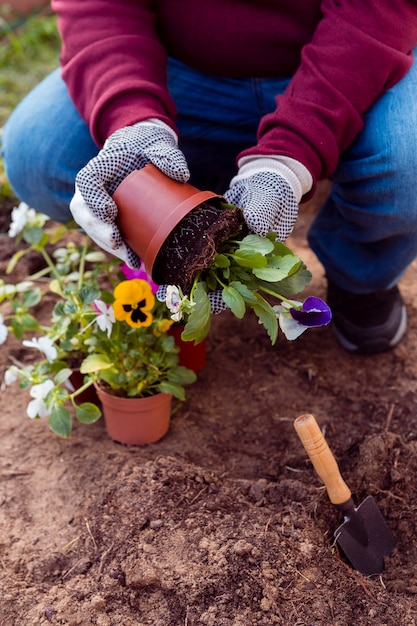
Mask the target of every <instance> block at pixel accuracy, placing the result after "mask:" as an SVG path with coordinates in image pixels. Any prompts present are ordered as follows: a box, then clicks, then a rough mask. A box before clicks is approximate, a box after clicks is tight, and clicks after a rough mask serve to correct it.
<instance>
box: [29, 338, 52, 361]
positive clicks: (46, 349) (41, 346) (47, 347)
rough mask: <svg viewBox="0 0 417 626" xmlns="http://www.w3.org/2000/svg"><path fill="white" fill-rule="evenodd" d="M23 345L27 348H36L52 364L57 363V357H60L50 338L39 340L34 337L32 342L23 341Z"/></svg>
mask: <svg viewBox="0 0 417 626" xmlns="http://www.w3.org/2000/svg"><path fill="white" fill-rule="evenodd" d="M22 344H23V345H24V346H26V347H27V348H36V349H37V350H39V351H40V352H42V353H43V354H44V355H45V356H46V358H47V359H48V361H49V362H50V363H52V361H55V359H56V357H57V356H58V351H57V349H56V348H55V346H54V343H53V341H52V339H49V337H39V339H37V338H36V337H33V338H32V341H29V340H28V339H25V340H24V341H22Z"/></svg>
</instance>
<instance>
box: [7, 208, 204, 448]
mask: <svg viewBox="0 0 417 626" xmlns="http://www.w3.org/2000/svg"><path fill="white" fill-rule="evenodd" d="M46 221H47V217H46V216H43V215H42V214H39V213H36V212H35V211H33V209H30V208H29V207H27V205H23V203H22V204H21V205H19V207H17V208H16V209H14V210H13V212H12V224H11V227H10V230H9V235H10V236H13V237H16V238H17V242H18V243H19V249H18V251H17V252H16V253H15V255H14V256H13V257H12V259H11V260H10V262H9V265H8V268H7V274H10V275H13V272H14V269H15V267H16V265H17V264H18V263H19V261H20V260H21V258H22V257H23V256H24V255H25V254H27V253H28V252H30V251H35V252H37V253H39V254H40V256H41V257H42V259H43V261H44V268H43V269H41V270H40V271H38V272H37V273H36V274H34V275H32V276H30V277H29V278H28V280H26V281H21V282H18V283H16V284H13V283H11V282H5V281H4V280H1V281H0V308H1V312H0V344H1V343H5V342H6V341H7V338H8V335H9V333H12V334H14V335H15V337H16V338H17V339H19V340H21V341H22V344H23V346H24V347H25V348H26V349H27V350H28V351H33V354H36V355H38V360H36V361H35V362H32V361H33V357H31V358H30V361H31V362H30V363H29V364H25V363H20V362H17V361H15V362H14V364H13V365H11V366H10V367H9V368H8V369H7V370H6V372H5V376H4V381H3V387H4V386H8V385H11V384H13V383H15V382H17V381H18V382H19V385H20V387H21V388H22V389H27V390H28V391H29V395H30V398H31V399H30V401H29V404H28V406H27V414H28V416H29V417H31V418H40V417H47V419H48V421H49V425H50V428H51V430H52V431H53V432H55V433H56V434H58V435H61V436H63V437H68V436H69V435H70V433H71V430H72V414H73V413H74V414H75V417H76V418H77V419H78V421H80V422H82V423H92V422H94V421H96V420H97V419H98V418H99V417H100V415H101V412H100V410H99V408H98V407H97V406H96V405H94V404H91V403H89V402H87V403H81V404H79V403H78V398H79V396H81V394H82V392H83V391H85V390H86V389H87V388H88V387H89V386H91V385H92V384H93V383H94V382H97V383H99V384H101V385H105V386H106V387H107V388H108V389H110V390H111V392H112V393H114V394H116V395H121V396H124V397H138V396H147V395H153V394H154V393H158V392H166V393H172V394H173V395H174V396H175V397H177V398H179V399H180V400H184V399H185V392H184V386H185V385H187V384H189V383H191V382H194V380H195V378H196V376H195V374H194V372H192V371H190V370H188V369H186V368H184V367H182V366H180V365H179V363H178V361H179V359H178V347H177V346H176V345H175V341H174V338H173V337H171V336H170V335H169V334H168V331H169V328H170V326H171V325H172V324H173V320H171V319H170V317H169V312H168V310H167V309H166V307H165V305H163V304H161V303H160V302H158V301H157V300H156V299H155V296H154V292H156V290H157V288H158V286H157V285H155V283H153V282H152V281H151V280H150V279H149V277H148V276H147V274H146V272H145V270H144V269H143V268H142V269H141V270H129V268H127V266H120V262H119V261H118V260H117V259H116V258H114V257H110V256H108V255H106V254H105V253H104V252H102V251H100V250H97V248H95V246H94V244H92V243H91V241H90V240H89V238H88V237H86V236H85V235H81V234H80V237H79V238H81V243H80V244H76V243H75V242H74V241H73V239H74V237H73V234H74V231H73V229H71V227H65V226H63V225H60V226H57V227H55V228H53V229H52V230H51V231H49V230H48V228H47V227H46V228H45V224H46ZM24 244H26V247H25V245H24ZM124 278H128V280H123V279H124ZM46 296H48V298H49V301H50V300H51V299H53V300H54V302H55V304H54V305H53V307H52V310H51V314H50V318H49V319H48V320H47V321H45V322H44V321H42V322H40V321H38V316H37V315H36V314H35V313H34V311H35V310H36V307H37V306H38V305H39V304H40V302H41V301H42V299H43V298H44V297H46ZM28 353H29V352H28ZM74 369H77V370H80V371H81V373H82V374H84V375H85V376H84V383H83V384H82V386H81V387H79V388H78V389H74V387H73V385H72V374H73V371H74ZM71 406H72V409H73V411H71V410H70V409H71Z"/></svg>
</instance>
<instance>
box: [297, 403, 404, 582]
mask: <svg viewBox="0 0 417 626" xmlns="http://www.w3.org/2000/svg"><path fill="white" fill-rule="evenodd" d="M294 428H295V430H296V432H297V434H298V436H299V438H300V440H301V443H302V444H303V446H304V448H305V451H306V452H307V454H308V456H309V457H310V460H311V462H312V463H313V466H314V469H315V470H316V472H317V474H318V476H319V477H320V478H321V480H322V481H323V483H324V485H325V487H326V490H327V494H328V496H329V498H330V502H332V504H334V505H335V506H336V507H337V508H338V509H339V510H340V511H341V512H342V513H343V516H344V521H343V523H342V524H341V525H340V526H339V528H337V530H336V531H335V532H334V537H335V539H336V542H337V544H338V545H339V546H340V548H341V549H342V551H343V552H344V554H345V556H346V558H347V559H348V560H349V561H350V563H351V564H352V566H353V567H354V568H355V569H357V570H358V571H359V572H361V573H362V574H365V576H375V575H377V574H380V573H381V572H382V571H383V570H384V556H387V555H389V554H391V552H392V551H393V549H394V547H395V545H396V541H395V539H394V537H393V536H392V534H391V531H390V529H389V528H388V526H387V524H386V522H385V520H384V518H383V516H382V513H381V511H380V509H379V508H378V505H377V503H376V502H375V500H374V498H373V497H372V496H367V497H366V498H365V500H364V501H363V502H361V504H360V505H359V506H358V507H356V506H355V504H354V502H353V500H352V494H351V491H350V489H349V487H348V486H347V485H346V483H345V482H344V480H343V478H342V476H341V475H340V471H339V467H338V465H337V462H336V460H335V458H334V456H333V454H332V452H331V450H330V448H329V446H328V445H327V442H326V440H325V438H324V436H323V433H322V432H321V430H320V428H319V425H318V424H317V421H316V419H315V417H314V415H311V414H306V415H300V416H299V417H297V419H296V420H295V421H294Z"/></svg>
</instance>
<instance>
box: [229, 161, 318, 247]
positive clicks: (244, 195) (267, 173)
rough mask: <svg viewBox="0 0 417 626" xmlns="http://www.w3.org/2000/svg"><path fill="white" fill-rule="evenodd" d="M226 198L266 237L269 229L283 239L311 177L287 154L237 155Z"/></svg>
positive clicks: (309, 187) (295, 215) (308, 187)
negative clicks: (237, 168) (233, 175)
mask: <svg viewBox="0 0 417 626" xmlns="http://www.w3.org/2000/svg"><path fill="white" fill-rule="evenodd" d="M238 165H239V171H238V173H237V175H236V176H235V177H234V178H233V179H232V180H231V182H230V188H229V189H228V191H227V192H226V193H225V198H226V199H227V201H228V202H230V204H234V205H236V206H238V207H239V208H240V209H242V210H243V216H244V218H245V221H246V223H247V225H248V227H249V229H250V230H251V231H252V232H253V233H256V234H257V235H260V236H261V237H265V236H266V235H267V234H268V233H269V232H270V231H271V230H272V231H274V232H276V233H277V239H278V241H285V239H286V238H287V237H288V235H289V234H290V233H291V231H292V229H293V228H294V224H295V220H296V219H297V215H298V205H299V203H300V201H301V198H302V197H303V195H304V194H306V193H307V192H308V191H310V189H311V187H312V184H313V178H312V176H311V174H310V172H309V171H308V170H307V168H306V167H304V165H303V164H302V163H299V162H298V161H296V160H295V159H291V158H289V157H281V156H279V157H275V156H267V157H266V156H263V157H262V156H255V157H244V158H243V159H240V161H239V163H238Z"/></svg>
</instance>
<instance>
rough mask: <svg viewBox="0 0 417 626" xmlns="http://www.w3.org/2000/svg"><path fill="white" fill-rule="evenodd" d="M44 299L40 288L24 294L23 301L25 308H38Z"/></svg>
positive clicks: (29, 290)
mask: <svg viewBox="0 0 417 626" xmlns="http://www.w3.org/2000/svg"><path fill="white" fill-rule="evenodd" d="M41 299H42V292H41V290H40V289H39V288H38V287H34V288H33V289H28V290H27V291H25V292H24V293H23V296H22V300H23V304H24V305H25V307H27V308H29V307H31V306H36V305H37V304H39V302H40V301H41Z"/></svg>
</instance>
